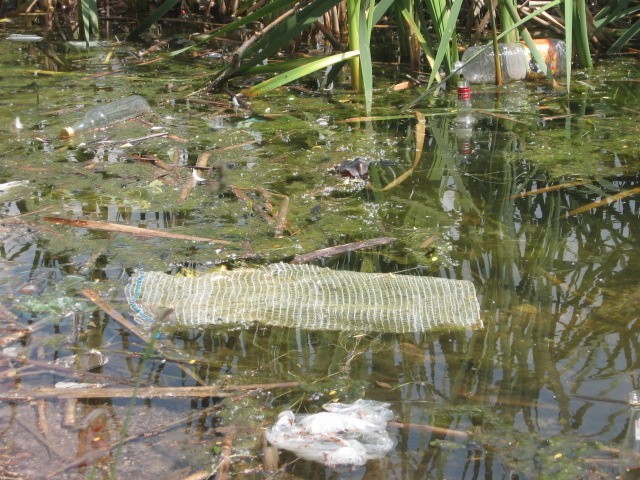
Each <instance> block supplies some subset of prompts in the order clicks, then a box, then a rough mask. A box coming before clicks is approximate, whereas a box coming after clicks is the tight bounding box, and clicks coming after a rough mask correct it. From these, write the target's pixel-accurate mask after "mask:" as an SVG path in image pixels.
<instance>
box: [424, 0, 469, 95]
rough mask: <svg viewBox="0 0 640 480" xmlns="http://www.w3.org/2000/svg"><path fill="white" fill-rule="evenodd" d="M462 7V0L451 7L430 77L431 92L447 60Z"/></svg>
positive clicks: (428, 85) (455, 0) (458, 0)
mask: <svg viewBox="0 0 640 480" xmlns="http://www.w3.org/2000/svg"><path fill="white" fill-rule="evenodd" d="M460 7H462V0H454V1H453V5H451V10H450V11H449V12H448V15H447V19H446V23H445V27H444V32H443V34H442V36H441V37H440V45H439V46H438V52H437V53H436V59H435V61H434V67H433V69H432V70H431V75H429V82H428V84H427V90H429V87H431V84H432V83H433V81H434V80H435V78H436V75H437V73H438V70H439V69H440V65H442V60H443V59H444V58H445V55H446V54H447V52H448V51H449V48H450V42H451V37H452V35H453V31H454V30H455V28H456V22H457V21H458V15H459V14H460Z"/></svg>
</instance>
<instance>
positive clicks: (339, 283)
mask: <svg viewBox="0 0 640 480" xmlns="http://www.w3.org/2000/svg"><path fill="white" fill-rule="evenodd" d="M125 293H126V295H127V299H128V302H129V305H130V306H131V309H132V311H133V313H134V316H135V318H136V320H137V321H138V322H140V323H143V324H150V323H153V322H154V321H155V319H156V318H157V316H158V315H160V314H161V312H163V311H165V310H166V309H172V310H173V315H172V316H171V319H172V321H175V322H176V323H177V324H180V325H186V326H197V325H221V324H232V323H236V324H248V323H252V322H261V323H264V324H268V325H273V326H281V327H301V328H305V329H309V330H342V331H361V332H390V333H405V332H421V331H425V330H429V329H432V328H436V327H472V328H476V327H480V326H482V323H481V320H480V307H479V305H478V301H477V298H476V292H475V288H474V286H473V284H472V283H471V282H469V281H466V280H450V279H446V278H437V277H421V276H412V275H399V274H390V273H358V272H349V271H338V270H331V269H328V268H321V267H315V266H310V265H289V264H284V263H277V264H273V265H269V266H266V267H261V268H242V269H237V270H230V271H222V272H216V273H210V274H203V275H199V276H195V277H181V276H171V275H167V274H165V273H162V272H145V271H142V270H140V271H138V272H136V274H135V275H134V276H133V277H132V279H131V281H130V282H129V284H128V285H127V286H126V288H125Z"/></svg>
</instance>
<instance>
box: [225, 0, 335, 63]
mask: <svg viewBox="0 0 640 480" xmlns="http://www.w3.org/2000/svg"><path fill="white" fill-rule="evenodd" d="M338 3H340V0H315V1H314V2H312V3H311V4H309V5H308V6H306V7H305V8H303V9H301V10H299V11H297V12H295V13H294V14H293V15H291V16H290V17H288V18H287V19H286V20H284V21H283V22H281V23H280V24H279V25H277V26H276V27H275V28H273V29H272V30H269V31H268V32H267V33H265V34H264V35H261V36H260V38H259V39H258V40H257V41H256V42H255V43H254V44H253V45H252V46H250V47H249V48H247V49H246V50H245V51H244V53H243V55H242V61H243V65H242V66H241V67H240V68H239V69H238V70H237V71H236V74H242V73H244V72H246V71H247V70H248V69H249V68H251V67H254V66H256V65H257V64H259V63H260V62H262V61H263V60H264V59H265V58H268V57H270V56H271V55H272V54H273V53H275V52H277V51H278V50H282V49H283V48H285V47H286V46H287V45H288V44H289V42H290V41H291V40H292V39H293V38H294V37H296V36H297V35H298V34H299V33H300V32H301V31H303V30H305V29H306V28H308V27H309V26H311V25H312V24H313V23H315V21H316V20H317V19H318V18H319V17H321V16H322V15H323V14H324V13H325V12H327V11H329V10H331V9H332V8H333V7H334V6H336V5H337V4H338Z"/></svg>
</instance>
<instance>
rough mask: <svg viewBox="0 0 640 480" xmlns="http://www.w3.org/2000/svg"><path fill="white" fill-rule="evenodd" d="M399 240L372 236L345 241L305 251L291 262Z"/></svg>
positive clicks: (311, 259) (297, 262)
mask: <svg viewBox="0 0 640 480" xmlns="http://www.w3.org/2000/svg"><path fill="white" fill-rule="evenodd" d="M396 240H397V238H393V237H379V238H371V239H369V240H362V241H360V242H353V243H345V244H344V245H336V246H335V247H328V248H322V249H320V250H316V251H315V252H309V253H304V254H302V255H296V256H295V257H294V259H293V260H291V263H293V264H301V263H309V262H312V261H314V260H318V259H320V258H325V257H332V256H335V255H341V254H343V253H348V252H353V251H355V250H364V249H366V248H373V247H379V246H382V245H389V244H390V243H393V242H395V241H396Z"/></svg>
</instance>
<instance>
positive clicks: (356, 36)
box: [347, 0, 362, 92]
mask: <svg viewBox="0 0 640 480" xmlns="http://www.w3.org/2000/svg"><path fill="white" fill-rule="evenodd" d="M360 2H361V0H347V21H348V29H349V50H358V51H360ZM351 88H353V89H354V90H355V91H356V92H360V91H362V71H361V69H360V56H358V57H355V58H353V59H352V60H351Z"/></svg>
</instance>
